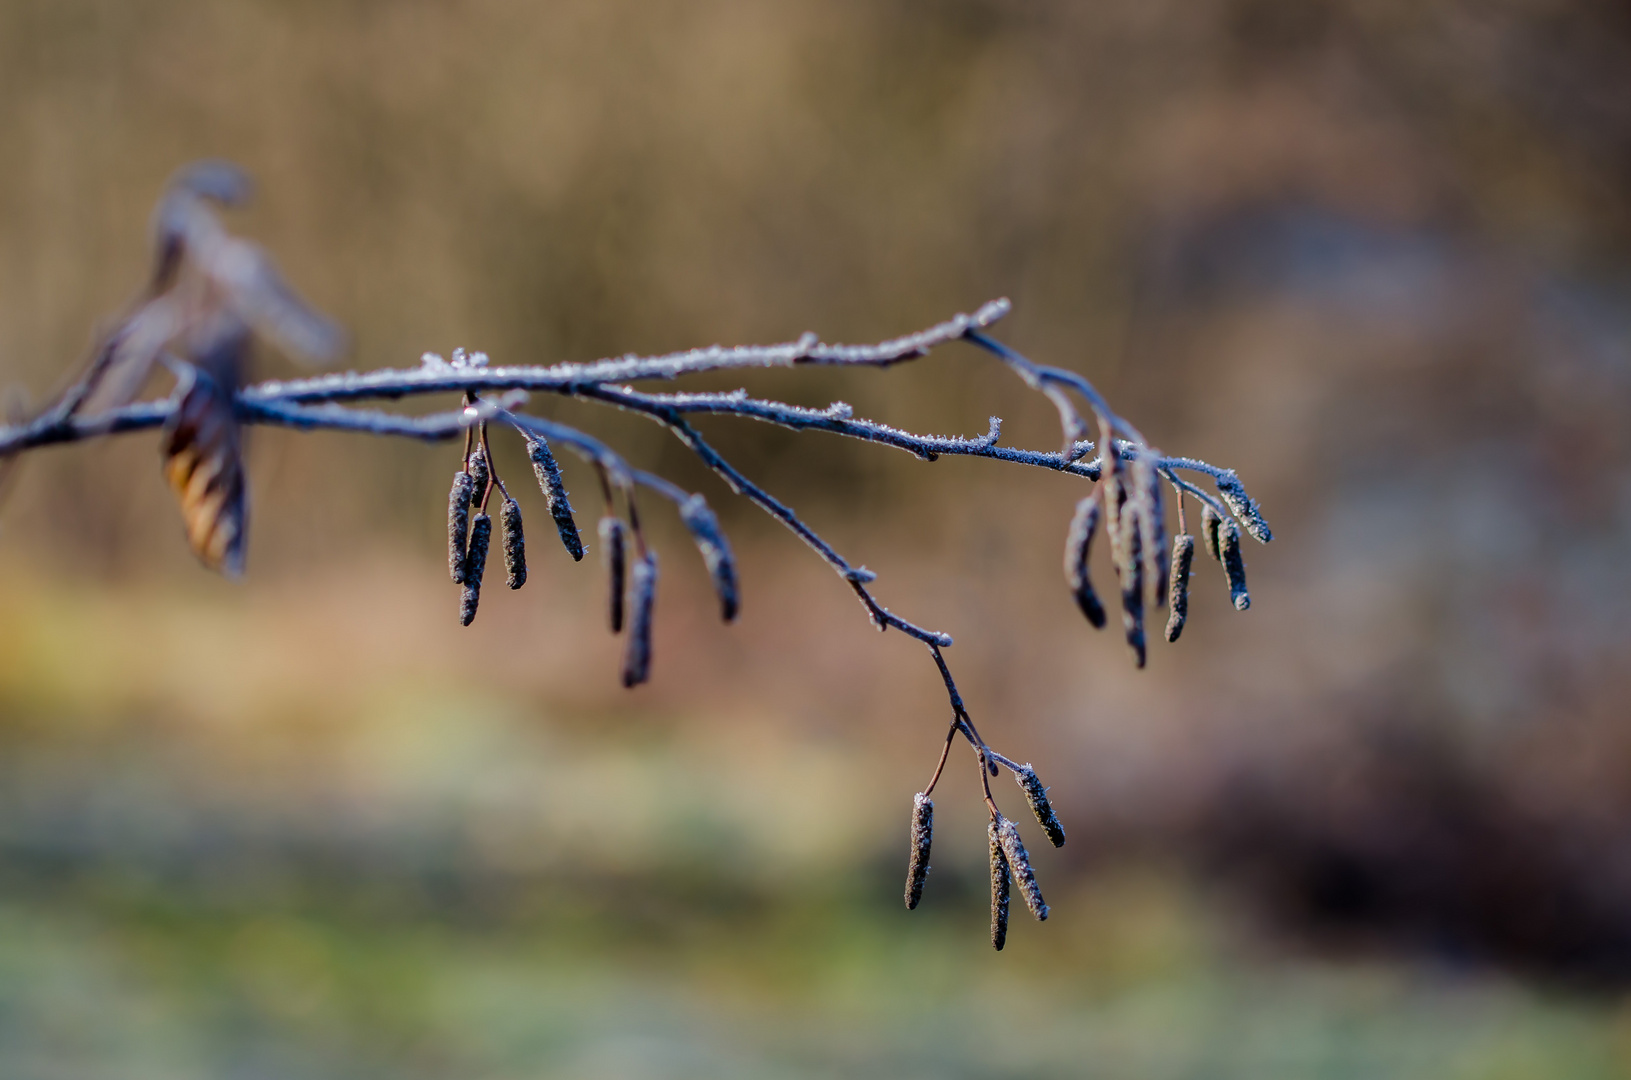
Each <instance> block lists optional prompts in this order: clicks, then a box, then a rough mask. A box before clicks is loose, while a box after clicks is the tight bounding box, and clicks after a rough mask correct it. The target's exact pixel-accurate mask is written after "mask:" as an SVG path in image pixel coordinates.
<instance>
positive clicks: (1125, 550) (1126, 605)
mask: <svg viewBox="0 0 1631 1080" xmlns="http://www.w3.org/2000/svg"><path fill="white" fill-rule="evenodd" d="M1111 483H1112V485H1113V486H1112V487H1111V488H1110V489H1109V490H1107V491H1106V492H1105V497H1106V499H1109V498H1110V497H1111V496H1112V495H1114V497H1115V502H1116V504H1117V509H1118V512H1117V514H1116V517H1115V520H1113V521H1112V522H1111V523H1110V537H1111V545H1110V547H1111V550H1112V551H1113V552H1114V553H1115V556H1116V573H1117V574H1118V576H1119V577H1120V579H1121V580H1120V584H1121V627H1122V631H1123V632H1124V633H1125V635H1126V638H1127V647H1128V648H1130V649H1132V650H1133V658H1134V660H1135V661H1136V662H1137V664H1138V666H1139V667H1143V666H1144V557H1143V540H1142V530H1141V529H1140V528H1139V524H1138V517H1139V515H1138V513H1137V511H1136V510H1135V509H1134V506H1133V505H1132V504H1131V503H1129V501H1128V498H1127V488H1126V485H1125V484H1123V483H1122V479H1121V477H1120V476H1119V475H1118V476H1116V477H1113V478H1112V479H1111Z"/></svg>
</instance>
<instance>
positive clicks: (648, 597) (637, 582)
mask: <svg viewBox="0 0 1631 1080" xmlns="http://www.w3.org/2000/svg"><path fill="white" fill-rule="evenodd" d="M656 601H657V553H656V552H655V551H647V552H646V553H645V554H644V555H642V556H640V558H638V559H636V560H635V561H634V571H633V573H631V574H630V575H629V608H630V611H629V638H628V640H627V641H626V642H624V643H623V685H624V686H639V685H640V684H641V683H643V682H645V681H646V680H647V679H649V678H650V677H651V612H652V607H653V605H655V603H656Z"/></svg>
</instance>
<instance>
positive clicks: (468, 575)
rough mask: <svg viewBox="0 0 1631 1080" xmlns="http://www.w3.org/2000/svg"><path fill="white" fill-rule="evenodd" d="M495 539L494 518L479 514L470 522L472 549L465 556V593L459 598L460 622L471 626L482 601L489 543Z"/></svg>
mask: <svg viewBox="0 0 1631 1080" xmlns="http://www.w3.org/2000/svg"><path fill="white" fill-rule="evenodd" d="M492 539H493V519H492V518H490V517H488V516H487V515H486V514H477V515H476V516H475V518H474V520H472V521H471V522H470V550H469V551H468V552H466V553H465V556H464V595H463V596H461V597H460V598H459V622H461V623H463V624H464V625H465V626H469V625H470V624H471V623H472V622H473V621H475V618H476V605H477V604H479V603H481V575H482V573H483V572H485V571H486V569H487V545H488V544H490V543H491V542H492Z"/></svg>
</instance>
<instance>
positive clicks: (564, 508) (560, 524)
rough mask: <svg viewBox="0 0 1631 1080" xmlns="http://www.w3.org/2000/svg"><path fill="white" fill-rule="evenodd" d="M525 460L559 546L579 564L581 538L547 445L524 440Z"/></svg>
mask: <svg viewBox="0 0 1631 1080" xmlns="http://www.w3.org/2000/svg"><path fill="white" fill-rule="evenodd" d="M527 457H528V458H530V459H531V460H532V474H533V475H534V476H536V477H537V478H538V487H539V490H541V491H542V492H543V493H544V502H545V503H547V504H548V506H549V516H550V517H552V518H554V519H555V531H556V532H558V533H560V534H561V544H562V545H563V546H564V547H565V548H566V551H567V554H569V555H571V556H572V558H573V560H574V561H577V560H581V559H582V558H583V538H582V537H580V536H579V535H578V523H577V521H576V520H575V519H574V518H573V517H572V504H571V503H570V502H569V501H568V500H567V498H566V485H565V484H563V483H562V482H561V467H560V466H559V465H558V464H556V462H555V455H554V454H553V453H551V452H550V449H549V444H548V443H547V442H545V441H544V440H543V439H541V438H539V437H537V436H531V437H529V438H528V439H527Z"/></svg>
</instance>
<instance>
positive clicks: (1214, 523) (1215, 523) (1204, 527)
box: [1201, 506, 1223, 562]
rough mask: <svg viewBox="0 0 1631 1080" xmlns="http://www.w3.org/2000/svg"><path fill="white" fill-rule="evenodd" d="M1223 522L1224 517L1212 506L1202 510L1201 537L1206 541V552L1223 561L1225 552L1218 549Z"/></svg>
mask: <svg viewBox="0 0 1631 1080" xmlns="http://www.w3.org/2000/svg"><path fill="white" fill-rule="evenodd" d="M1222 524H1223V518H1221V517H1219V516H1218V512H1217V511H1216V510H1214V509H1212V507H1211V506H1207V507H1206V508H1205V509H1203V510H1202V511H1201V539H1202V540H1204V541H1206V553H1207V554H1208V555H1210V556H1212V558H1214V559H1216V560H1217V561H1218V562H1222V561H1223V552H1222V551H1220V550H1218V528H1219V527H1220V526H1222Z"/></svg>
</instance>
